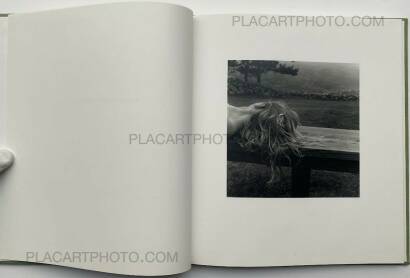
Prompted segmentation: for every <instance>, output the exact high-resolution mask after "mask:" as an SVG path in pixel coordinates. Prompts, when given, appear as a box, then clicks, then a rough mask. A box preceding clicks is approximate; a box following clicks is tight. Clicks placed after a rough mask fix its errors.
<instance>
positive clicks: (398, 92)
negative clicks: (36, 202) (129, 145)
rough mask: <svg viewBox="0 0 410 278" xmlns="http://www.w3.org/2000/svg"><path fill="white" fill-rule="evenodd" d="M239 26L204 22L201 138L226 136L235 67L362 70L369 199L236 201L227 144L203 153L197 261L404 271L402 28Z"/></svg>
mask: <svg viewBox="0 0 410 278" xmlns="http://www.w3.org/2000/svg"><path fill="white" fill-rule="evenodd" d="M248 16H250V15H248ZM232 20H233V19H232V16H231V15H217V16H199V17H196V18H195V24H194V26H195V27H194V45H195V47H194V57H195V66H194V72H195V76H194V106H193V107H194V111H195V114H194V119H195V120H194V129H195V131H200V132H205V133H207V132H212V133H226V117H227V115H226V111H227V109H226V106H227V61H228V60H233V59H238V60H240V59H249V60H253V59H254V60H258V59H260V60H282V61H314V62H348V63H359V64H360V198H309V199H297V198H296V199H292V198H289V199H280V198H275V199H270V198H259V199H254V198H228V197H227V192H226V178H227V176H226V175H227V173H226V145H210V144H207V145H195V146H194V149H193V166H194V168H193V181H194V182H193V185H194V187H193V217H192V219H193V228H192V231H193V263H195V264H206V265H219V266H285V265H315V264H359V263H403V262H404V261H405V260H406V257H405V252H406V249H405V248H406V240H405V236H406V234H405V209H404V207H405V191H404V188H405V179H404V128H403V127H404V89H403V82H404V81H403V80H404V79H403V68H404V64H403V63H404V61H403V28H402V21H401V20H397V19H396V20H388V19H385V20H384V26H380V27H335V26H333V27H329V26H324V27H316V28H315V27H305V26H299V27H289V26H283V25H282V26H281V27H275V26H271V27H260V26H259V27H255V26H253V27H246V26H245V27H244V26H238V25H236V26H233V24H232Z"/></svg>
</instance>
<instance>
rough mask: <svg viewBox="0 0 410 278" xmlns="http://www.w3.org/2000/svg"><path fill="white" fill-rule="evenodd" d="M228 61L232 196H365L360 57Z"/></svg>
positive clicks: (228, 189)
mask: <svg viewBox="0 0 410 278" xmlns="http://www.w3.org/2000/svg"><path fill="white" fill-rule="evenodd" d="M227 67H228V69H227V73H228V76H227V79H228V82H227V83H228V88H227V98H228V108H227V109H228V114H227V115H228V119H227V134H228V143H227V159H228V161H227V197H248V198H258V197H262V198H301V197H302V198H303V197H310V198H315V197H360V178H359V164H360V163H359V157H360V153H359V142H360V140H359V99H360V92H359V87H360V86H359V84H360V80H359V68H360V67H359V64H355V63H334V62H306V61H281V60H229V61H228V62H227Z"/></svg>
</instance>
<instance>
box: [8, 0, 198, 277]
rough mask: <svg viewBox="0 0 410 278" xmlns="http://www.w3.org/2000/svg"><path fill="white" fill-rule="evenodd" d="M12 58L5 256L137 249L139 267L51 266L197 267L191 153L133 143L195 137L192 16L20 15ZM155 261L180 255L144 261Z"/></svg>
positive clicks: (153, 271)
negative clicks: (158, 136)
mask: <svg viewBox="0 0 410 278" xmlns="http://www.w3.org/2000/svg"><path fill="white" fill-rule="evenodd" d="M8 58H9V61H8V62H9V64H8V85H9V86H8V91H7V95H6V107H7V111H6V116H7V118H6V121H5V122H6V127H5V131H6V142H5V143H6V145H7V146H8V147H10V148H11V149H13V150H14V152H15V154H16V164H15V165H14V167H13V168H12V169H11V170H10V171H9V172H8V173H6V174H5V175H3V176H2V177H1V182H0V245H1V248H0V258H1V259H7V260H22V261H25V260H27V252H35V253H37V254H38V258H39V259H41V258H42V257H44V256H45V254H47V252H49V253H50V254H54V253H55V252H61V253H63V254H65V253H66V252H68V253H69V254H71V255H73V254H74V252H102V253H106V252H110V254H111V253H112V252H128V253H131V252H137V253H138V254H139V256H140V257H139V260H138V262H136V263H135V262H131V260H132V261H134V260H136V257H135V254H134V255H133V257H132V258H131V260H130V259H129V258H128V257H127V258H126V259H125V262H123V260H122V259H121V260H120V261H119V262H118V261H117V262H115V258H113V259H112V260H111V261H109V262H108V263H107V262H102V263H101V262H98V261H93V262H91V260H90V259H88V260H87V261H82V262H79V261H78V260H76V261H74V260H71V261H70V260H66V261H64V262H50V261H45V263H55V264H60V265H65V266H71V267H77V268H85V269H90V270H98V271H106V272H114V273H121V274H134V275H160V274H172V273H178V272H183V271H186V270H188V269H189V268H190V265H191V256H190V250H191V245H190V227H191V225H190V198H191V197H190V196H191V195H190V186H191V179H190V176H191V175H190V170H189V169H190V165H191V153H190V147H189V146H188V145H167V146H158V145H138V144H132V145H130V144H129V134H130V133H144V134H148V133H150V132H157V131H162V132H164V133H166V132H170V133H175V132H184V131H185V132H189V131H190V128H191V120H190V119H191V95H192V93H191V82H192V76H191V73H192V12H191V11H190V10H188V9H186V8H183V7H178V6H173V5H168V4H149V3H142V4H140V3H126V4H113V5H99V6H90V7H82V8H73V9H65V10H59V11H51V12H41V13H34V14H22V15H13V16H10V18H9V56H8ZM149 252H164V254H168V253H169V254H170V256H171V258H169V260H165V261H164V262H159V261H161V260H162V257H161V258H159V259H158V261H154V262H152V263H150V262H147V261H146V260H145V261H143V260H144V259H145V255H146V254H148V253H149ZM175 253H176V254H177V259H176V260H175V256H174V255H175ZM155 254H157V253H155ZM103 255H104V254H103ZM114 256H115V255H114ZM148 257H149V258H151V259H152V256H148ZM56 258H57V259H60V258H61V256H58V257H56ZM103 260H104V258H103ZM30 261H37V259H36V260H35V259H31V260H30Z"/></svg>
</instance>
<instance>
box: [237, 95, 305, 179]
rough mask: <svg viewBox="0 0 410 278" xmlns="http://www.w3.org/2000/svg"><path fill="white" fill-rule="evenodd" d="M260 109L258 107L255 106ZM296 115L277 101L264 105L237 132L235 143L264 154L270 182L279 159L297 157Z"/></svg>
mask: <svg viewBox="0 0 410 278" xmlns="http://www.w3.org/2000/svg"><path fill="white" fill-rule="evenodd" d="M259 106H260V105H259ZM298 125H299V116H298V114H297V113H296V112H295V111H293V110H292V109H290V108H289V107H288V106H287V105H286V104H284V103H281V102H273V101H271V102H266V103H264V105H263V107H261V108H260V110H259V111H258V112H257V113H255V114H254V115H253V116H252V117H251V119H250V120H249V121H248V122H247V123H246V124H245V125H244V126H243V127H242V129H241V130H240V136H239V144H240V145H241V146H242V147H243V148H245V149H247V150H250V151H255V150H257V151H262V152H263V153H266V154H267V156H268V159H269V162H270V165H271V168H272V177H271V180H270V183H272V182H274V181H275V180H276V179H277V178H278V174H279V173H280V168H279V166H278V163H279V159H288V160H290V158H291V156H299V155H300V153H299V140H298V139H299V133H298V131H297V129H296V128H297V126H298Z"/></svg>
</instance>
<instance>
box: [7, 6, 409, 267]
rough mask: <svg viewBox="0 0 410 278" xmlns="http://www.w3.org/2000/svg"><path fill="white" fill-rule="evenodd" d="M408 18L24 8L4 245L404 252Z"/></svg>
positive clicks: (81, 258) (41, 250)
mask: <svg viewBox="0 0 410 278" xmlns="http://www.w3.org/2000/svg"><path fill="white" fill-rule="evenodd" d="M323 20H325V23H323V22H324V21H323ZM326 21H327V22H326ZM342 23H343V24H342ZM352 23H355V24H352ZM406 23H407V21H406V20H403V19H380V18H367V19H366V20H364V19H361V18H344V17H337V18H334V19H332V18H324V17H321V18H315V17H285V16H270V15H234V14H233V15H207V16H193V13H192V12H191V11H190V10H189V9H188V8H184V7H181V6H174V5H169V4H155V3H118V4H102V5H97V6H86V7H79V8H70V9H63V10H56V11H46V12H38V13H32V14H15V15H11V16H9V17H8V51H7V91H6V93H5V97H4V103H3V104H2V107H3V108H2V109H1V113H2V121H3V124H4V136H5V140H4V142H2V143H4V146H7V147H9V148H10V149H12V150H13V151H14V152H15V156H16V163H15V165H14V166H13V167H12V168H11V169H10V170H9V171H8V172H6V173H4V175H2V176H1V179H0V246H1V247H0V259H1V260H7V261H27V262H34V263H44V264H56V265H63V266H69V267H76V268H82V269H89V270H96V271H104V272H111V273H121V274H135V275H162V274H173V273H179V272H184V271H187V270H189V269H190V267H191V264H200V265H213V266H237V267H251V266H253V267H259V266H290V265H316V264H402V263H406V262H407V261H408V259H409V253H408V238H409V236H408V188H407V182H406V181H407V175H406V173H407V145H406V144H407V131H406V129H407V120H406V117H407V95H406V90H407V83H406V80H407V78H406V77H407V71H406V67H407V64H406V57H407V56H406V39H405V38H406V36H405V34H406V32H407V31H406V28H407V25H406Z"/></svg>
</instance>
